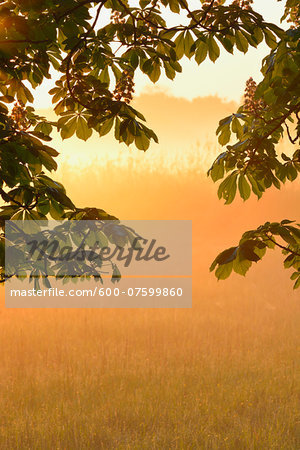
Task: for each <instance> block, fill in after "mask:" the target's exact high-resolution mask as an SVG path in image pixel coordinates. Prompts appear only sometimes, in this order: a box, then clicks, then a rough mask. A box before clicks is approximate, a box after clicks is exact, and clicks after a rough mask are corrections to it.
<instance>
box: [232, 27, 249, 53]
mask: <svg viewBox="0 0 300 450" xmlns="http://www.w3.org/2000/svg"><path fill="white" fill-rule="evenodd" d="M235 42H236V47H237V49H238V50H240V51H241V52H243V53H247V51H248V48H249V44H248V41H247V39H246V38H245V36H244V35H243V33H242V32H241V31H239V30H237V31H236V33H235Z"/></svg>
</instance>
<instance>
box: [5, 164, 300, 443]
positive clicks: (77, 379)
mask: <svg viewBox="0 0 300 450" xmlns="http://www.w3.org/2000/svg"><path fill="white" fill-rule="evenodd" d="M130 164H131V163H130ZM177 167H180V165H179V166H178V164H177ZM153 170H154V172H153V171H152V172H151V173H150V172H147V173H146V172H145V171H146V169H141V167H140V166H139V165H138V164H133V163H132V165H131V166H130V167H129V168H128V167H125V168H123V169H122V168H120V167H118V166H109V167H108V166H105V165H104V166H103V167H102V168H100V169H98V168H95V166H91V167H88V168H86V170H81V172H80V173H79V172H77V173H76V171H75V172H74V168H73V169H72V170H71V169H70V170H69V172H68V170H67V168H66V167H63V169H62V170H61V172H60V177H61V178H63V180H64V183H65V185H66V186H67V188H68V190H69V192H70V191H71V192H72V195H73V198H77V199H78V202H79V204H82V205H84V206H86V205H87V201H86V199H87V198H88V201H89V204H90V205H93V204H94V205H95V204H96V205H97V206H99V207H102V208H104V209H107V210H109V211H110V212H112V213H114V214H116V215H118V216H119V217H123V218H136V217H137V216H138V218H141V219H143V218H149V219H159V218H164V219H171V218H172V219H176V218H177V219H179V218H181V219H182V218H185V219H193V242H194V252H193V274H194V282H193V308H192V309H161V310H159V309H156V310H155V309H131V310H130V309H119V310H116V309H115V310H114V309H106V310H91V309H81V310H77V309H35V310H33V309H28V310H26V309H5V308H4V303H3V302H2V308H1V310H0V361H1V364H0V380H1V390H0V405H1V413H0V414H1V417H0V448H1V449H3V450H15V449H28V450H29V449H30V450H33V449H36V450H44V449H45V450H48V449H49V450H53V449H68V450H73V449H137V450H139V449H209V450H214V449H216V450H219V449H232V450H240V449H241V450H242V449H245V450H246V449H247V450H248V449H249V450H250V449H253V450H254V449H255V450H256V449H264V450H266V449H268V450H269V449H270V450H271V449H278V450H279V449H280V450H285V449H286V450H292V449H298V448H300V410H299V404H300V390H299V388H300V358H299V355H300V333H299V325H300V299H299V292H293V291H292V285H291V282H290V281H289V279H288V272H287V271H283V270H282V268H281V256H280V253H278V252H273V253H271V254H270V255H269V256H268V257H267V258H266V260H265V261H263V262H260V263H258V264H257V265H256V266H255V267H254V268H253V270H251V272H250V273H249V275H247V277H246V278H245V279H243V278H241V277H238V276H233V278H232V279H230V280H228V281H226V282H217V281H215V279H214V276H213V275H212V274H209V272H208V267H209V264H210V262H211V260H212V258H213V257H214V256H215V255H216V253H217V252H218V251H220V250H222V249H223V248H225V247H226V246H229V245H232V244H234V243H236V241H237V240H238V238H239V236H240V233H241V232H242V231H243V230H245V229H250V228H252V227H254V226H257V225H259V224H260V223H261V222H263V221H264V220H266V219H267V218H270V219H271V220H279V219H282V218H284V217H286V216H287V217H291V218H293V217H294V216H296V214H297V212H298V205H297V197H298V195H299V185H296V186H293V185H291V186H287V187H285V188H284V189H283V191H282V192H281V193H280V194H279V195H278V193H277V192H276V193H275V192H273V191H272V192H269V193H267V194H266V196H265V198H264V199H262V200H261V201H260V202H257V201H256V200H255V199H252V200H250V201H249V202H247V204H243V203H242V202H240V201H239V200H238V201H237V202H236V204H234V205H232V206H231V207H224V206H223V205H222V204H221V203H220V202H219V201H218V199H217V196H216V188H215V186H213V185H212V183H211V182H210V181H208V180H207V179H206V178H205V176H204V174H203V173H202V174H201V173H200V172H199V173H198V172H196V171H193V172H192V171H186V172H184V170H182V173H180V174H178V173H173V174H172V173H167V172H166V171H164V170H162V169H160V170H159V169H153ZM155 170H157V171H156V172H155ZM159 173H160V175H159ZM91 179H92V180H93V182H92V183H91ZM78 180H80V183H79V181H78ZM107 186H109V189H108V188H107ZM106 202H107V205H106ZM1 292H2V300H3V297H4V296H3V289H2V291H1Z"/></svg>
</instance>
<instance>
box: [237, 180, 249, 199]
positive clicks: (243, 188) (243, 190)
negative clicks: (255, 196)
mask: <svg viewBox="0 0 300 450" xmlns="http://www.w3.org/2000/svg"><path fill="white" fill-rule="evenodd" d="M238 187H239V192H240V196H241V197H242V199H243V200H244V201H245V200H248V198H249V197H250V194H251V189H250V186H249V183H248V181H247V180H246V177H245V175H244V174H241V175H240V176H239V181H238Z"/></svg>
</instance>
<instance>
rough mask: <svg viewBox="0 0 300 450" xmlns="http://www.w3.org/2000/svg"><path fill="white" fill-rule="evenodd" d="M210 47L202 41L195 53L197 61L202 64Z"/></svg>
mask: <svg viewBox="0 0 300 450" xmlns="http://www.w3.org/2000/svg"><path fill="white" fill-rule="evenodd" d="M207 52H208V46H207V44H206V42H203V41H200V42H199V44H198V45H197V49H196V52H195V61H196V63H197V64H201V63H202V62H203V61H204V60H205V59H206V57H207Z"/></svg>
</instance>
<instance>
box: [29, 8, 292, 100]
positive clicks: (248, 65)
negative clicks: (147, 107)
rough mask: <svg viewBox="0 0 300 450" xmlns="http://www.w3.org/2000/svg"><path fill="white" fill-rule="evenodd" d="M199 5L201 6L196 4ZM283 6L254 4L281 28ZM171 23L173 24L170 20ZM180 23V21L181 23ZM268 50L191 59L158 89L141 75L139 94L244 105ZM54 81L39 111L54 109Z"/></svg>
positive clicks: (41, 95) (40, 96) (42, 91)
mask: <svg viewBox="0 0 300 450" xmlns="http://www.w3.org/2000/svg"><path fill="white" fill-rule="evenodd" d="M194 3H195V5H199V2H198V1H197V2H196V1H194ZM283 4H284V3H283V2H281V1H279V2H278V1H277V0H254V9H255V10H256V11H258V12H260V13H261V14H262V15H263V16H264V18H265V20H268V21H272V22H275V23H278V24H279V21H280V17H281V16H282V13H283ZM169 20H170V22H171V23H173V20H172V19H171V18H169ZM177 20H178V19H177ZM268 51H269V50H268V48H267V47H266V46H265V45H264V44H261V45H260V46H259V48H258V49H250V51H249V52H248V53H247V54H246V55H244V54H242V53H240V52H239V51H238V50H236V51H235V54H234V55H230V54H228V53H225V51H224V52H222V54H221V57H220V58H219V59H218V60H217V61H216V63H215V64H214V63H212V62H211V61H209V60H207V61H205V62H204V63H202V64H201V66H197V64H196V63H195V62H193V61H189V60H188V59H187V58H184V59H183V60H182V65H183V72H182V74H179V75H178V76H177V77H176V79H175V80H174V81H171V80H168V79H167V78H166V77H165V76H164V77H162V78H161V79H160V80H159V81H158V82H157V84H156V85H154V86H153V84H152V83H151V82H150V81H149V79H148V77H146V76H145V75H143V74H141V73H140V74H137V75H136V77H135V83H136V94H137V95H139V94H140V93H142V92H144V91H147V90H148V89H149V88H150V89H153V87H154V89H156V86H158V85H159V87H160V89H164V90H165V91H166V92H168V93H169V94H171V95H174V96H176V97H184V98H187V99H193V98H196V97H199V96H208V95H218V96H220V97H221V98H226V99H228V100H235V101H240V98H241V96H242V95H243V91H244V86H245V82H246V80H247V79H248V78H249V77H250V76H252V77H253V78H255V79H257V80H258V81H259V79H260V66H261V59H262V58H263V57H264V56H265V55H266V54H267V52H268ZM53 83H54V81H53V80H50V81H47V82H46V83H45V84H43V86H41V87H40V88H39V89H37V91H36V96H35V98H36V100H35V104H34V105H35V107H36V108H47V107H49V106H50V105H51V98H50V96H49V95H48V93H47V92H48V90H49V89H51V87H52V86H53Z"/></svg>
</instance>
